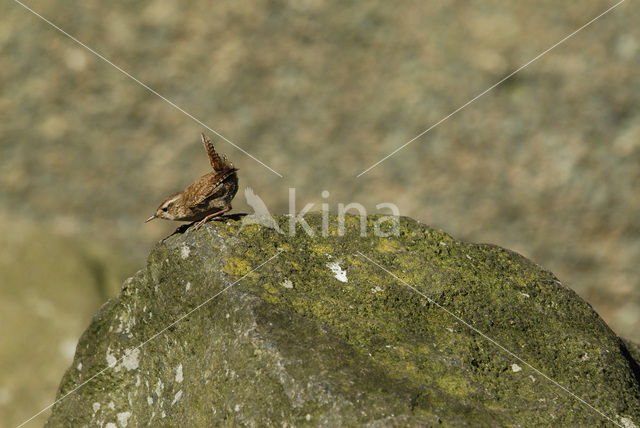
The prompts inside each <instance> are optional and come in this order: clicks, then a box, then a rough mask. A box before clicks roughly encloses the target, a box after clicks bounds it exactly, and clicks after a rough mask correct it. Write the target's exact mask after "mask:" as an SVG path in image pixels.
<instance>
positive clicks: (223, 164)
mask: <svg viewBox="0 0 640 428" xmlns="http://www.w3.org/2000/svg"><path fill="white" fill-rule="evenodd" d="M201 137H202V144H203V145H204V148H205V150H206V151H207V155H209V162H210V163H211V166H212V167H213V169H214V170H215V171H224V170H227V169H233V164H232V163H231V162H229V161H228V160H227V158H226V157H225V156H224V155H222V156H220V155H218V153H216V149H214V148H213V143H212V142H211V140H209V139H208V138H207V136H206V135H204V133H203V134H202V135H201Z"/></svg>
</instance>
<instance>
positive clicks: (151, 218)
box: [144, 214, 158, 223]
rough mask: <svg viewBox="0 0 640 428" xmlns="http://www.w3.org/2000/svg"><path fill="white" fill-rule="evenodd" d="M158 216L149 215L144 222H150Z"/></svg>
mask: <svg viewBox="0 0 640 428" xmlns="http://www.w3.org/2000/svg"><path fill="white" fill-rule="evenodd" d="M157 217H158V216H157V215H155V214H154V215H152V216H151V217H149V218H148V219H146V220H145V221H144V222H145V223H149V222H150V221H151V220H153V219H154V218H157Z"/></svg>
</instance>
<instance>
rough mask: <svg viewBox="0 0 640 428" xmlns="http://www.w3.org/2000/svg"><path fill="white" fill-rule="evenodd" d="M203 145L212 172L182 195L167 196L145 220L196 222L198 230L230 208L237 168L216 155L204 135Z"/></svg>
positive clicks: (235, 190)
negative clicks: (159, 219) (160, 219)
mask: <svg viewBox="0 0 640 428" xmlns="http://www.w3.org/2000/svg"><path fill="white" fill-rule="evenodd" d="M202 144H203V145H204V148H205V149H206V150H207V154H208V155H209V162H211V166H212V167H213V172H210V173H208V174H206V175H203V176H202V177H200V178H199V179H197V180H196V181H194V182H193V183H191V184H190V185H189V186H188V187H187V188H186V189H184V190H183V191H182V192H180V193H176V194H174V195H171V196H169V197H168V198H167V199H165V200H164V201H163V202H162V203H161V204H160V206H159V207H158V209H157V210H156V213H155V214H154V215H152V216H151V217H149V218H148V219H147V221H151V220H153V219H154V218H164V219H167V220H178V221H197V222H198V223H197V224H196V225H195V228H199V227H200V226H202V225H203V224H204V223H206V222H207V221H209V220H211V219H213V218H216V217H219V216H221V215H222V214H224V213H226V212H227V211H229V210H230V209H231V200H232V199H233V197H234V196H235V195H236V192H237V191H238V174H237V173H236V171H237V169H236V168H234V167H233V164H232V163H231V162H229V161H228V160H227V158H226V157H225V156H220V155H218V154H217V153H216V151H215V149H214V148H213V144H212V143H211V141H210V140H208V139H207V137H206V136H205V135H204V134H202Z"/></svg>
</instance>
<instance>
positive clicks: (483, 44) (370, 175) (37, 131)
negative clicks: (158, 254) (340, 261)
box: [0, 0, 640, 426]
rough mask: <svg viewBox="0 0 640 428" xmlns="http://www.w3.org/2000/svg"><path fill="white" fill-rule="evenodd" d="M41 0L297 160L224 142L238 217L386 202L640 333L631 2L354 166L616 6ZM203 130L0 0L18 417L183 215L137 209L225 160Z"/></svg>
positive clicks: (2, 299) (639, 33)
mask: <svg viewBox="0 0 640 428" xmlns="http://www.w3.org/2000/svg"><path fill="white" fill-rule="evenodd" d="M26 4H27V5H28V6H29V7H32V8H33V9H34V10H35V11H37V12H38V13H40V14H42V16H44V17H46V18H47V19H49V20H51V21H52V22H53V23H55V24H56V25H59V26H60V27H61V28H62V29H64V30H65V31H67V32H69V33H70V34H71V35H73V36H74V37H77V38H78V39H79V40H81V41H82V42H84V43H86V44H87V45H88V46H90V47H91V48H92V49H95V50H96V51H97V52H99V53H100V54H102V55H104V56H105V57H106V58H108V59H109V60H111V61H113V62H114V63H115V64H117V65H118V66H120V67H122V68H123V69H124V70H126V71H128V72H129V73H131V74H132V75H133V76H135V77H136V78H138V79H140V80H141V81H143V82H144V83H146V84H147V85H149V86H150V87H152V88H153V89H155V90H156V91H158V92H159V93H160V94H162V95H163V96H165V97H167V98H168V99H170V100H171V101H173V102H175V103H176V104H177V105H179V106H180V107H182V108H184V109H185V110H186V111H187V112H189V113H190V114H192V115H193V116H195V117H196V118H198V119H200V120H201V121H202V122H204V123H206V124H207V125H208V126H210V127H211V128H213V129H215V130H217V131H218V132H220V133H221V134H223V135H225V136H226V137H227V138H229V139H230V140H231V141H233V142H234V143H235V144H237V145H239V146H240V147H242V148H244V149H245V150H247V151H248V152H250V153H251V154H253V155H254V156H255V157H257V158H258V159H260V160H261V161H263V162H264V163H265V164H267V165H268V166H269V167H271V168H273V169H274V170H275V171H277V172H278V173H280V174H282V175H283V178H280V177H278V176H277V175H276V174H274V173H273V172H271V171H270V170H269V169H267V168H265V167H263V166H262V165H260V164H259V163H257V162H256V161H254V160H252V159H251V158H249V157H247V156H246V155H244V154H243V153H242V152H240V151H238V150H237V149H235V148H234V147H233V146H231V145H230V144H228V143H226V142H224V141H222V140H221V139H220V138H216V137H214V142H215V143H216V148H217V149H218V150H219V151H220V152H222V153H225V154H226V155H227V156H228V157H229V158H230V159H231V160H232V161H233V162H234V164H235V165H236V167H238V168H239V169H240V172H239V176H240V185H241V191H240V192H239V193H238V197H237V199H236V201H235V203H234V212H251V209H250V208H249V207H248V206H247V205H246V203H245V201H244V196H243V189H244V188H245V187H247V186H251V187H252V188H253V189H254V191H255V192H256V193H257V194H258V195H259V196H260V197H261V198H262V199H263V200H264V201H265V203H266V204H267V206H268V207H269V209H270V210H271V212H272V213H285V212H287V211H288V190H287V189H288V188H289V187H295V188H296V196H297V204H298V210H299V209H301V208H302V207H303V206H304V205H305V204H306V203H308V202H316V208H317V209H318V208H319V207H320V205H319V204H320V203H321V202H328V203H329V204H330V206H331V208H332V209H333V210H336V209H337V205H338V203H340V202H342V203H348V202H359V203H361V204H363V205H364V206H365V207H367V209H368V210H369V213H376V212H378V210H377V209H376V207H375V205H376V204H378V203H380V202H392V203H395V204H396V205H398V207H399V208H400V210H401V214H402V215H406V216H410V217H413V218H415V219H417V220H420V221H421V222H423V223H426V224H429V225H431V226H433V227H437V228H441V229H443V230H444V231H446V232H448V233H449V234H451V235H453V236H454V237H455V238H458V239H462V240H465V241H472V242H490V243H494V244H497V245H500V246H503V247H507V248H510V249H512V250H515V251H517V252H519V253H521V254H523V255H524V256H526V257H528V258H530V259H532V260H534V261H535V262H537V263H538V264H540V265H541V266H543V267H544V268H546V269H548V270H551V271H553V272H554V273H555V274H556V275H557V276H558V277H559V278H560V279H561V280H562V281H563V283H565V284H567V285H568V286H570V287H572V288H573V289H574V290H575V291H576V292H577V293H578V294H580V295H581V296H582V297H583V298H584V299H585V300H587V301H588V302H589V303H591V304H592V305H593V307H594V308H595V309H596V311H598V313H599V314H600V315H601V316H602V317H603V318H604V319H605V320H606V322H607V323H608V324H609V325H610V326H611V328H612V329H613V330H614V331H616V332H617V333H618V334H619V335H621V336H624V337H626V338H629V339H631V340H634V341H636V342H637V341H640V329H638V326H640V263H639V261H640V215H639V214H640V117H639V111H640V110H639V107H640V75H639V73H638V69H639V66H640V57H639V54H640V27H639V26H638V25H636V24H637V23H638V22H640V5H638V3H637V2H632V1H626V2H624V3H622V4H621V5H620V6H619V7H617V8H616V9H614V10H613V11H611V12H610V13H609V14H607V15H606V16H604V17H602V18H601V19H600V20H598V21H596V22H595V23H593V24H592V25H590V26H589V27H587V28H585V29H584V30H583V31H581V32H579V33H578V34H576V35H575V36H573V37H572V38H570V39H569V40H567V41H566V42H565V43H563V44H562V45H560V46H558V47H557V48H556V49H554V50H553V51H551V52H549V53H548V54H546V55H544V56H543V57H541V58H540V59H539V60H537V61H536V62H534V63H532V64H531V65H529V66H528V67H527V68H525V69H524V70H522V71H520V72H519V73H518V74H516V75H515V76H514V77H512V78H510V79H509V80H507V81H505V82H504V83H503V84H501V85H500V86H498V87H497V88H495V89H494V90H493V91H491V92H489V93H488V94H486V95H485V96H483V97H482V98H480V99H478V100H477V101H475V102H474V103H472V104H471V105H469V106H468V107H466V108H465V109H464V110H462V111H461V112H460V113H458V114H456V115H454V116H453V117H451V118H450V119H448V120H447V121H445V122H443V123H442V124H440V125H439V126H438V127H436V128H435V129H433V130H432V131H431V132H429V133H428V134H426V135H424V136H423V137H421V138H420V139H418V140H416V141H415V142H413V143H412V144H410V145H409V146H407V147H406V148H405V149H403V150H401V151H400V152H398V153H397V154H396V155H394V156H392V157H391V158H389V159H388V160H386V161H385V162H383V163H381V164H379V165H378V166H377V167H376V168H374V169H372V170H370V171H369V172H367V173H366V174H364V175H362V176H360V177H359V178H356V175H357V174H359V173H361V172H362V171H363V170H365V169H366V168H368V167H369V166H371V165H372V164H374V163H375V162H377V161H378V160H380V159H381V158H383V157H384V156H386V155H388V154H389V153H390V152H392V151H393V150H394V149H396V148H397V147H399V146H401V145H402V144H404V143H405V142H407V141H409V140H410V139H412V138H413V137H415V136H416V135H417V134H419V133H420V132H422V131H423V130H425V129H426V128H428V127H429V126H431V125H432V124H434V123H436V122H437V121H439V120H440V119H442V118H443V117H444V116H446V115H448V114H449V113H451V112H452V111H453V110H455V109H457V108H458V107H460V106H461V105H463V104H464V103H466V102H467V101H469V100H470V99H471V98H473V97H474V96H476V95H477V94H479V93H480V92H482V91H484V90H485V89H486V88H488V87H489V86H491V85H492V84H494V83H495V82H497V81H499V80H500V79H501V78H503V77H504V76H506V75H508V74H509V73H511V72H512V71H514V70H515V69H517V68H518V67H520V66H521V65H523V64H525V63H526V62H528V61H529V60H531V59H532V58H534V57H535V56H536V55H538V54H539V53H540V52H542V51H544V50H545V49H547V48H549V47H550V46H552V45H553V44H555V43H556V42H558V41H559V40H561V39H562V38H564V37H565V36H567V35H568V34H570V33H571V32H573V31H574V30H576V29H578V28H579V27H580V26H582V25H583V24H585V23H587V22H588V21H589V20H591V19H592V18H594V17H595V16H597V15H598V14H600V13H601V12H603V11H605V10H606V9H607V8H609V7H610V6H612V5H613V4H614V2H612V1H601V0H598V1H595V0H589V1H586V0H585V1H581V2H556V1H551V0H528V1H520V2H510V1H488V0H482V1H480V0H477V1H476V0H464V1H462V0H448V1H447V0H444V1H438V2H425V1H405V2H400V3H398V2H393V3H392V2H387V1H381V0H380V1H367V2H364V1H362V2H354V1H346V2H345V1H337V0H335V1H329V0H327V1H323V0H301V1H295V2H286V1H280V0H257V1H252V2H236V1H220V2H207V1H203V0H194V1H191V2H189V3H188V4H185V3H184V2H178V1H177V0H142V1H135V2H134V1H124V0H115V1H111V2H108V3H105V2H101V1H98V0H85V1H65V2H50V1H44V0H29V1H28V2H27V3H26ZM634 23H635V24H634ZM202 131H205V129H204V128H203V126H201V125H199V124H198V123H196V122H194V121H193V120H192V119H191V118H189V117H188V116H186V115H185V114H183V113H182V112H180V111H178V110H177V109H175V108H174V107H172V106H171V105H169V104H168V103H167V102H165V101H163V100H162V99H160V98H159V97H157V96H155V95H153V94H152V93H150V92H149V91H147V90H146V89H145V88H143V87H142V86H141V85H139V84H137V83H136V82H134V81H132V80H131V79H129V78H128V77H126V76H125V75H123V74H122V73H121V72H119V71H118V70H116V69H115V68H114V67H112V66H110V65H109V64H107V63H105V62H104V61H102V60H100V59H99V58H97V57H96V56H95V55H93V54H92V53H90V52H89V51H87V50H86V49H84V48H83V47H81V46H80V45H78V44H77V43H75V42H74V41H72V40H70V39H69V38H67V37H66V36H64V35H63V34H61V33H60V32H58V31H57V30H55V29H54V28H52V27H51V26H50V25H48V24H47V23H45V22H43V21H42V20H41V19H39V18H38V17H36V16H35V15H33V14H32V13H31V12H29V11H28V10H26V9H25V8H23V7H22V6H20V5H19V4H18V3H16V2H15V1H12V0H2V1H1V2H0V243H1V244H0V287H1V288H0V426H1V425H3V424H6V426H15V425H17V424H19V423H21V422H22V421H24V420H25V419H27V418H28V417H30V416H31V415H33V414H34V413H35V412H36V411H38V410H40V409H41V408H43V407H44V406H46V405H48V404H50V403H51V402H52V401H53V399H54V396H55V392H56V388H57V386H58V382H59V380H60V378H61V376H62V374H63V372H64V370H65V369H66V368H67V367H68V366H69V364H70V362H71V359H72V356H73V353H74V350H75V343H76V341H77V340H78V338H79V336H80V334H81V333H82V331H83V330H84V329H85V328H86V327H87V325H88V324H89V322H90V319H91V316H92V314H93V313H94V312H95V311H96V310H97V308H98V307H99V306H100V305H101V304H102V303H103V302H104V301H106V299H108V298H109V297H110V296H113V295H115V294H117V292H118V290H119V288H120V284H121V283H122V281H123V280H124V279H125V278H126V277H128V276H130V275H132V274H134V273H135V272H136V270H138V269H141V268H142V267H143V266H144V263H145V258H146V255H147V254H148V252H149V251H150V249H151V248H152V247H153V245H154V244H155V243H156V242H157V241H158V240H160V239H162V238H163V237H165V236H167V235H168V234H170V233H171V232H173V230H175V228H176V227H177V226H178V224H177V223H169V222H162V221H155V222H152V223H149V224H144V223H143V222H144V220H145V219H146V218H147V217H148V216H149V215H151V214H152V213H153V212H154V211H155V209H156V207H157V206H158V204H159V203H160V202H161V201H162V200H163V199H164V198H165V197H166V196H168V195H170V194H171V193H174V192H176V191H180V190H182V189H183V188H184V187H185V186H186V185H188V184H189V183H191V182H192V181H193V180H194V179H195V178H197V177H199V176H200V175H202V174H204V173H206V172H208V171H209V168H210V167H209V163H208V160H207V157H206V155H205V152H204V150H203V148H202V145H201V143H200V141H199V134H200V132H202ZM207 133H208V134H209V135H210V136H212V134H211V133H210V132H208V131H207ZM323 190H328V191H329V192H330V197H329V198H328V199H326V200H324V199H322V197H321V192H322V191H323ZM45 419H46V413H45V414H44V415H42V416H40V417H39V418H36V419H35V420H34V421H33V422H32V423H31V424H30V426H41V425H42V424H43V422H44V420H45Z"/></svg>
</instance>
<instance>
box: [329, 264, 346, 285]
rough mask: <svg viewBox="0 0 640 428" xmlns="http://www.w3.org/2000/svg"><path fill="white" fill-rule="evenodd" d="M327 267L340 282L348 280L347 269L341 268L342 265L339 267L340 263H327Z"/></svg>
mask: <svg viewBox="0 0 640 428" xmlns="http://www.w3.org/2000/svg"><path fill="white" fill-rule="evenodd" d="M327 267H328V268H329V269H331V272H333V275H334V276H335V278H336V279H337V280H338V281H341V282H347V281H348V280H347V271H346V270H343V269H342V267H340V264H338V262H331V263H327Z"/></svg>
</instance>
